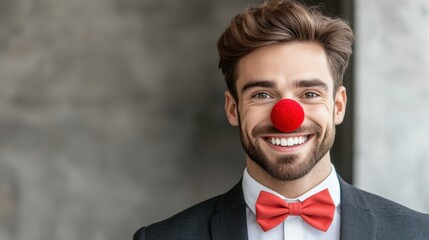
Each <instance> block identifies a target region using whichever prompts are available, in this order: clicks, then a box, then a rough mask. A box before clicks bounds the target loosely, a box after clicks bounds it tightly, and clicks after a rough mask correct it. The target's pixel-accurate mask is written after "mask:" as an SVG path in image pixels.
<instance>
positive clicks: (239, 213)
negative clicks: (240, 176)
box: [210, 181, 247, 240]
mask: <svg viewBox="0 0 429 240" xmlns="http://www.w3.org/2000/svg"><path fill="white" fill-rule="evenodd" d="M210 231H211V237H212V239H213V240H224V239H236V240H246V239H247V222H246V203H245V202H244V197H243V188H242V184H241V181H240V182H239V183H238V184H237V185H235V187H234V188H232V189H231V190H230V191H229V192H227V193H226V194H225V195H223V196H222V197H221V198H220V200H219V203H218V206H217V208H216V212H215V214H214V215H213V216H212V218H211V219H210Z"/></svg>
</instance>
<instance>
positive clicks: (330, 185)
mask: <svg viewBox="0 0 429 240" xmlns="http://www.w3.org/2000/svg"><path fill="white" fill-rule="evenodd" d="M242 185H243V194H244V200H245V201H246V204H247V206H248V207H249V208H250V209H251V210H252V212H253V213H255V214H256V210H255V203H256V200H257V199H258V196H259V193H260V192H261V191H266V192H269V193H272V194H274V195H277V196H278V197H280V198H281V199H284V200H285V201H288V202H294V201H300V202H302V201H304V200H305V199H307V198H308V197H310V196H312V195H313V194H316V193H318V192H320V191H322V190H324V189H326V188H327V189H328V190H329V193H330V194H331V197H332V200H333V201H334V204H335V206H336V207H337V206H338V204H340V200H341V197H340V182H339V180H338V177H337V173H336V171H335V168H334V166H333V165H332V169H331V173H329V175H328V177H327V178H326V179H325V180H323V181H322V182H321V183H320V184H319V185H317V186H315V187H314V188H312V189H311V190H309V191H308V192H306V193H304V194H303V195H301V196H299V197H297V198H286V197H284V196H282V195H281V194H279V193H277V192H275V191H273V190H271V189H269V188H267V187H265V186H264V185H262V184H260V183H259V182H257V181H256V180H255V179H254V178H252V177H251V176H250V175H249V173H248V172H247V168H246V169H244V173H243V183H242Z"/></svg>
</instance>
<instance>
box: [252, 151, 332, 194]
mask: <svg viewBox="0 0 429 240" xmlns="http://www.w3.org/2000/svg"><path fill="white" fill-rule="evenodd" d="M246 166H247V171H248V172H249V175H250V176H252V177H253V178H254V179H255V180H256V181H257V182H259V183H260V184H262V185H264V186H266V187H268V188H270V189H271V190H274V191H276V192H278V193H280V194H281V195H282V196H284V197H286V198H297V197H299V196H301V195H303V194H304V193H306V192H308V191H309V190H311V189H312V188H314V187H315V186H317V185H319V184H320V183H321V182H323V180H325V179H326V178H327V177H328V176H329V174H330V173H331V170H332V166H331V159H330V156H329V152H328V153H327V154H326V155H325V156H324V157H323V158H322V159H321V160H320V161H319V162H318V163H317V164H316V165H315V166H314V167H313V169H311V170H310V172H308V173H307V174H306V175H305V176H303V177H301V178H299V179H296V180H293V181H282V180H278V179H276V178H273V177H272V176H271V175H269V174H268V173H267V172H266V171H265V170H263V169H262V168H261V167H259V165H258V164H256V163H255V162H254V161H252V160H250V159H247V160H246Z"/></svg>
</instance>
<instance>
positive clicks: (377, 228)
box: [134, 179, 429, 240]
mask: <svg viewBox="0 0 429 240" xmlns="http://www.w3.org/2000/svg"><path fill="white" fill-rule="evenodd" d="M340 185H341V205H340V208H341V230H340V235H341V236H340V238H341V240H371V239H383V240H428V239H429V215H428V214H422V213H419V212H416V211H413V210H411V209H408V208H406V207H404V206H401V205H399V204H397V203H394V202H391V201H389V200H387V199H384V198H381V197H379V196H376V195H373V194H370V193H367V192H364V191H362V190H359V189H357V188H355V187H353V186H351V185H349V184H347V183H346V182H344V181H343V180H342V179H340ZM173 239H174V240H177V239H183V240H191V239H192V240H206V239H212V240H245V239H247V226H246V203H245V202H244V197H243V190H242V186H241V181H240V182H239V183H238V184H237V185H236V186H235V187H234V188H232V189H231V190H230V191H229V192H227V193H225V194H222V195H220V196H217V197H214V198H212V199H209V200H207V201H205V202H202V203H200V204H198V205H195V206H193V207H191V208H189V209H187V210H185V211H183V212H181V213H179V214H177V215H175V216H173V217H171V218H169V219H167V220H164V221H162V222H159V223H155V224H153V225H150V226H148V227H142V228H141V229H139V230H138V231H137V232H136V233H135V234H134V240H173Z"/></svg>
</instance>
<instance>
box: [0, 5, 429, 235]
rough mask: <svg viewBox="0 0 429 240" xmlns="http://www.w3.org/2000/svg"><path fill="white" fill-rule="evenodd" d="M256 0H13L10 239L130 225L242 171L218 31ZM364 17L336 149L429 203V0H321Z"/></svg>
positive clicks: (7, 58)
mask: <svg viewBox="0 0 429 240" xmlns="http://www.w3.org/2000/svg"><path fill="white" fill-rule="evenodd" d="M256 2H258V1H252V2H249V1H248V0H247V1H245V0H217V1H209V0H182V1H176V0H163V1H158V0H37V1H35V0H0V240H24V239H31V240H76V239H88V240H114V239H115V240H116V239H131V238H132V234H133V233H134V232H135V231H136V230H137V229H138V228H139V227H140V226H142V225H147V224H150V223H152V222H155V221H159V220H161V219H164V218H166V217H169V216H171V215H172V214H174V213H176V212H178V211H180V210H182V209H184V208H186V207H189V206H191V205H193V204H195V203H197V202H199V201H202V200H204V199H206V198H209V197H212V196H214V195H217V194H220V193H223V192H225V191H227V190H228V189H229V188H231V187H232V186H233V185H234V184H235V183H236V182H237V181H238V180H239V179H240V177H241V175H242V172H243V169H244V157H243V152H242V150H241V144H240V141H239V135H238V131H237V129H235V128H233V127H230V126H229V124H228V123H227V120H226V117H225V115H224V110H223V105H224V102H223V101H224V96H223V92H224V90H225V88H226V87H225V84H224V82H223V76H222V75H221V73H220V71H219V70H218V69H217V61H218V57H217V51H216V40H217V38H218V37H219V35H220V34H221V32H222V31H223V30H224V28H225V27H226V25H227V24H228V22H229V20H230V19H231V18H232V16H234V15H235V14H236V13H238V12H239V11H241V10H243V9H244V8H245V7H246V6H247V5H248V4H249V3H256ZM307 2H308V3H313V4H319V3H322V4H323V8H324V9H325V11H326V12H328V13H330V14H333V15H338V16H341V17H343V18H347V19H349V21H350V22H351V24H352V26H353V28H354V29H355V32H356V44H355V54H354V59H352V63H351V66H350V68H349V69H348V72H347V74H346V79H345V84H346V86H347V87H348V94H349V105H348V109H347V111H348V112H347V119H346V122H345V123H344V124H343V125H342V126H340V127H339V131H338V135H337V139H336V143H335V146H334V150H333V159H334V162H335V165H336V168H337V170H338V171H339V172H340V174H341V175H342V176H343V177H344V178H345V179H347V180H348V181H349V182H353V183H354V184H355V185H357V186H359V187H361V188H363V189H366V190H368V191H371V192H374V193H377V194H380V195H382V196H385V197H388V198H390V199H393V200H395V201H397V202H400V203H402V204H404V205H406V206H408V207H410V208H413V209H416V210H419V211H423V212H426V213H428V212H429V191H427V186H428V185H429V157H428V156H429V141H427V139H426V135H427V134H428V133H429V122H428V119H429V111H428V110H429V109H428V103H429V100H428V99H429V79H428V76H429V55H428V53H429V2H427V1H426V0H379V1H371V0H355V1H351V0H349V1H341V0H326V1H315V0H313V1H312V0H309V1H307Z"/></svg>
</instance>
